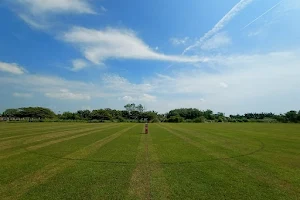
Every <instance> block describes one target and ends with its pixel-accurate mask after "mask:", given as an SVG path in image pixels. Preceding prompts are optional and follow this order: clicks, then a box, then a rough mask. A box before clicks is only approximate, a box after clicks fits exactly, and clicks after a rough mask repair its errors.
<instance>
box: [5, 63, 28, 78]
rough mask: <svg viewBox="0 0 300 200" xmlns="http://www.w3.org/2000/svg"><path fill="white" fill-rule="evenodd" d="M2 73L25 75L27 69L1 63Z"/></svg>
mask: <svg viewBox="0 0 300 200" xmlns="http://www.w3.org/2000/svg"><path fill="white" fill-rule="evenodd" d="M0 71H3V72H8V73H11V74H16V75H20V74H24V73H25V69H24V68H23V67H21V66H19V65H18V64H16V63H5V62H1V61H0Z"/></svg>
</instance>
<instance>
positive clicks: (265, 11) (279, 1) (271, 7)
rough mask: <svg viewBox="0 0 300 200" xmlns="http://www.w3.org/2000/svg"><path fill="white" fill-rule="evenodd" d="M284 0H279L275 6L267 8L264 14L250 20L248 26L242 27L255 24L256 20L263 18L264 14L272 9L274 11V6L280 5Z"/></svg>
mask: <svg viewBox="0 0 300 200" xmlns="http://www.w3.org/2000/svg"><path fill="white" fill-rule="evenodd" d="M283 1H284V0H281V1H279V2H278V3H276V4H275V5H274V6H272V7H271V8H269V9H268V10H266V11H265V12H264V13H263V14H261V15H260V16H258V17H257V18H255V19H254V20H252V21H251V22H249V23H248V24H247V25H246V26H244V27H243V28H242V30H243V29H245V28H247V27H248V26H250V25H251V24H253V23H254V22H256V21H257V20H259V19H260V18H262V17H263V16H265V15H266V14H268V13H269V12H270V11H272V10H273V9H274V8H276V7H277V6H279V4H280V3H282V2H283Z"/></svg>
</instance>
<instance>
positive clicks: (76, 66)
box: [71, 59, 89, 72]
mask: <svg viewBox="0 0 300 200" xmlns="http://www.w3.org/2000/svg"><path fill="white" fill-rule="evenodd" d="M72 65H73V66H72V68H71V71H74V72H77V71H80V70H82V69H84V68H87V67H88V66H89V64H88V63H87V62H86V61H85V60H82V59H75V60H72Z"/></svg>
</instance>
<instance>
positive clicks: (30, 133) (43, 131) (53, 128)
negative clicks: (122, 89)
mask: <svg viewBox="0 0 300 200" xmlns="http://www.w3.org/2000/svg"><path fill="white" fill-rule="evenodd" d="M103 125H104V124H103ZM92 126H93V125H91V124H88V123H87V124H83V123H81V124H71V125H69V124H66V125H61V126H55V125H52V126H51V127H46V128H43V127H42V125H41V128H39V129H38V130H27V131H22V133H23V134H18V135H14V136H9V137H3V138H0V142H2V141H7V140H12V139H22V138H27V137H32V136H38V135H42V134H46V133H52V132H54V131H56V130H59V131H63V130H72V129H76V128H78V127H92ZM9 135H12V134H11V133H9Z"/></svg>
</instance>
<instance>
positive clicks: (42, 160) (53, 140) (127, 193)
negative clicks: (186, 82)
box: [0, 123, 300, 200]
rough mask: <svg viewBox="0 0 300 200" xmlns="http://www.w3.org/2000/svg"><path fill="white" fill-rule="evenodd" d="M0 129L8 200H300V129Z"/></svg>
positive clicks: (0, 169)
mask: <svg viewBox="0 0 300 200" xmlns="http://www.w3.org/2000/svg"><path fill="white" fill-rule="evenodd" d="M149 130H150V133H149V134H148V135H145V134H142V132H143V124H129V123H128V124H117V123H107V124H88V123H0V197H1V199H2V200H4V199H24V200H29V199H60V200H61V199H72V200H73V199H243V200H244V199H255V200H257V199H300V125H297V124H250V123H245V124H242V123H240V124H150V125H149Z"/></svg>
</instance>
